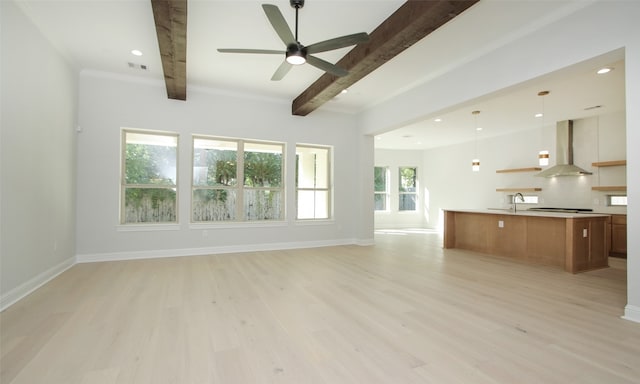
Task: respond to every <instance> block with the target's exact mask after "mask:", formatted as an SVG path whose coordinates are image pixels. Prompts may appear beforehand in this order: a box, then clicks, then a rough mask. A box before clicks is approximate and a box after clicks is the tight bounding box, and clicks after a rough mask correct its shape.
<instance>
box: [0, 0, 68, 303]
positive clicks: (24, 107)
mask: <svg viewBox="0 0 640 384" xmlns="http://www.w3.org/2000/svg"><path fill="white" fill-rule="evenodd" d="M0 13H1V17H2V22H1V23H0V25H1V28H2V30H1V34H2V53H1V55H0V56H2V59H1V60H2V75H1V78H2V80H1V83H2V86H1V87H2V101H1V105H2V112H1V115H2V124H1V130H2V132H1V136H0V137H1V138H0V148H1V149H0V167H1V168H0V169H1V171H0V173H1V178H0V179H1V180H2V185H1V193H0V194H1V204H0V250H1V251H0V264H1V268H0V270H1V272H0V309H2V308H5V307H6V306H8V305H10V304H12V303H13V302H14V301H16V300H17V299H19V298H20V297H22V296H24V295H25V294H27V293H28V292H30V291H31V290H33V289H35V288H37V287H38V286H39V285H41V284H43V283H44V282H46V281H47V280H49V279H50V278H52V277H54V276H55V275H57V274H58V273H60V272H61V271H63V270H64V269H66V268H68V267H69V266H71V265H72V264H73V262H74V256H75V213H74V212H75V153H76V138H75V126H76V103H77V80H76V76H75V75H74V71H73V69H72V68H71V67H70V66H69V65H68V64H67V63H66V62H65V60H64V59H63V58H62V57H61V56H60V55H59V54H58V53H57V51H55V50H54V49H53V48H52V46H51V45H50V44H49V42H48V41H47V40H46V39H45V38H44V37H43V36H42V35H41V34H40V32H39V31H38V30H37V29H36V28H35V26H34V25H33V24H32V23H31V22H30V21H29V20H28V19H27V18H26V17H25V16H24V14H23V13H22V12H21V11H20V10H19V9H18V8H17V7H16V5H15V4H14V3H13V2H8V1H2V2H0Z"/></svg>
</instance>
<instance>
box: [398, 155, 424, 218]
mask: <svg viewBox="0 0 640 384" xmlns="http://www.w3.org/2000/svg"><path fill="white" fill-rule="evenodd" d="M403 169H413V172H414V188H415V191H413V192H405V191H402V170H403ZM418 185H419V181H418V167H417V166H400V167H398V212H418V211H419V209H420V207H419V203H420V201H419V197H420V195H419V194H418ZM403 195H413V196H415V198H414V201H415V209H401V208H402V207H401V204H402V196H403Z"/></svg>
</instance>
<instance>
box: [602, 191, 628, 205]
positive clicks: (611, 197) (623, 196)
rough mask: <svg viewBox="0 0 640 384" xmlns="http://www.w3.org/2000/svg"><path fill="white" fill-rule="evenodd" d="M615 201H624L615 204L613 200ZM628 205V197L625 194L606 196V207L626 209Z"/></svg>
mask: <svg viewBox="0 0 640 384" xmlns="http://www.w3.org/2000/svg"><path fill="white" fill-rule="evenodd" d="M617 199H624V203H622V202H621V203H616V202H615V201H614V200H617ZM628 204H629V200H628V196H627V194H626V193H625V194H622V193H620V194H611V195H607V206H608V207H624V208H626V207H627V205H628Z"/></svg>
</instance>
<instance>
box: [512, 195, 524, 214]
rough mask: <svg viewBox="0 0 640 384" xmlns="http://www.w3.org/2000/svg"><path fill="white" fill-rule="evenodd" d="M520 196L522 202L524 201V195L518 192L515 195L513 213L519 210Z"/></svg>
mask: <svg viewBox="0 0 640 384" xmlns="http://www.w3.org/2000/svg"><path fill="white" fill-rule="evenodd" d="M518 197H519V198H520V202H521V203H524V196H522V193H520V192H518V193H516V194H515V195H513V213H517V212H518Z"/></svg>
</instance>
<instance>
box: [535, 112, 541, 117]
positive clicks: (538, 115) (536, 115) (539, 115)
mask: <svg viewBox="0 0 640 384" xmlns="http://www.w3.org/2000/svg"><path fill="white" fill-rule="evenodd" d="M542 116H543V114H542V113H536V114H535V115H534V117H542Z"/></svg>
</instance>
